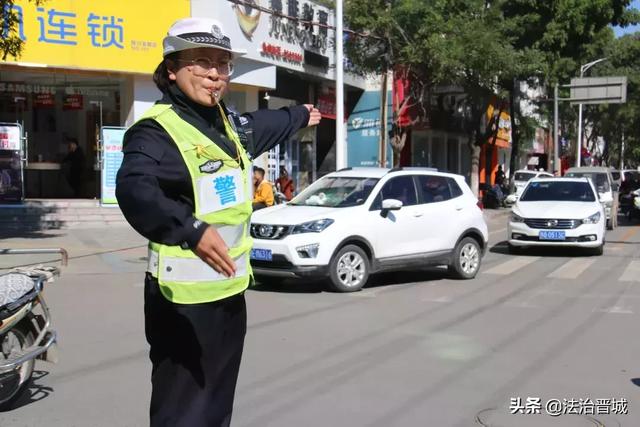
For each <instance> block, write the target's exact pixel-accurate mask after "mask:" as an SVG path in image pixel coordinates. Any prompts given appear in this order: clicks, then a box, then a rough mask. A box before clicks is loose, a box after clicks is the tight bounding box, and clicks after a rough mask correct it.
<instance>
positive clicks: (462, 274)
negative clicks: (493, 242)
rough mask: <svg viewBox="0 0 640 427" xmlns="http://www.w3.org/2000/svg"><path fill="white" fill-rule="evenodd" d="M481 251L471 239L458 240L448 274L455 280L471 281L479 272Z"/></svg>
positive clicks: (475, 241)
mask: <svg viewBox="0 0 640 427" xmlns="http://www.w3.org/2000/svg"><path fill="white" fill-rule="evenodd" d="M480 260H481V249H480V245H479V244H478V241H477V240H476V239H473V238H471V237H465V238H464V239H462V240H460V241H459V242H458V244H457V245H456V248H455V249H454V251H453V262H452V264H451V265H450V266H449V272H450V273H451V274H452V275H453V276H454V277H455V278H457V279H473V278H474V277H476V274H478V271H479V270H480Z"/></svg>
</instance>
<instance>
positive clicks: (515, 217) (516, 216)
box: [511, 212, 524, 222]
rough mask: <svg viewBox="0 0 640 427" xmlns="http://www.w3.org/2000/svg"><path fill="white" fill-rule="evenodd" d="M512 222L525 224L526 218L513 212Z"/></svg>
mask: <svg viewBox="0 0 640 427" xmlns="http://www.w3.org/2000/svg"><path fill="white" fill-rule="evenodd" d="M511 222H524V218H522V217H521V216H520V215H518V214H517V213H515V212H511Z"/></svg>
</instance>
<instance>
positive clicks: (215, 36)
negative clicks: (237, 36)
mask: <svg viewBox="0 0 640 427" xmlns="http://www.w3.org/2000/svg"><path fill="white" fill-rule="evenodd" d="M162 46H163V52H162V56H167V55H169V54H170V53H173V52H180V51H181V50H187V49H196V48H199V47H212V48H215V49H220V50H226V51H227V52H231V53H232V54H233V55H234V56H241V55H244V54H246V53H247V52H246V51H245V50H234V49H233V48H232V47H231V39H229V36H227V34H226V33H225V32H224V27H223V26H222V24H221V23H220V21H217V20H215V19H209V18H184V19H180V20H178V21H176V22H175V23H174V24H173V25H172V26H171V28H169V32H168V33H167V36H166V37H165V38H164V40H163V41H162Z"/></svg>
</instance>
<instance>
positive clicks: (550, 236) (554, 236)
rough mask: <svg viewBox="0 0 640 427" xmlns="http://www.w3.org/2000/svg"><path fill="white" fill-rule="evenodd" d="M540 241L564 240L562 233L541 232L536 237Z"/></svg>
mask: <svg viewBox="0 0 640 427" xmlns="http://www.w3.org/2000/svg"><path fill="white" fill-rule="evenodd" d="M538 238H539V239H540V240H565V239H566V237H565V235H564V231H541V232H540V234H539V235H538Z"/></svg>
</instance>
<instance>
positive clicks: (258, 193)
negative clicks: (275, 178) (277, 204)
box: [253, 167, 275, 211]
mask: <svg viewBox="0 0 640 427" xmlns="http://www.w3.org/2000/svg"><path fill="white" fill-rule="evenodd" d="M264 175H265V170H264V169H262V168H260V167H254V168H253V188H254V189H255V193H254V195H253V210H254V211H257V210H258V209H264V208H268V207H269V206H273V203H274V200H275V197H274V195H273V185H272V184H271V183H270V182H269V181H267V180H266V179H265V178H264Z"/></svg>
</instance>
